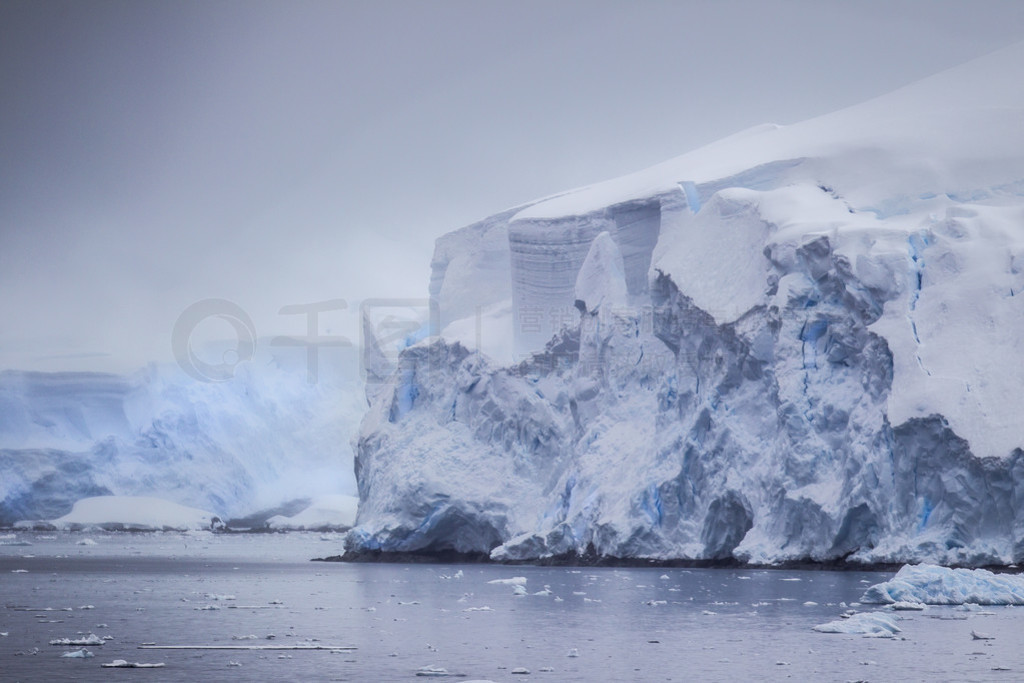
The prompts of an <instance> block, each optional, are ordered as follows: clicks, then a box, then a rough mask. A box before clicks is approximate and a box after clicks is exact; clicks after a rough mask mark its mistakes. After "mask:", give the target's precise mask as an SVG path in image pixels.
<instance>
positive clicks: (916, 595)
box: [861, 564, 1024, 605]
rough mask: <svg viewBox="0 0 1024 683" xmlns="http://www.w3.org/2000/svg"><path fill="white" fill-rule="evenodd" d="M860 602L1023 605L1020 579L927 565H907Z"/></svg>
mask: <svg viewBox="0 0 1024 683" xmlns="http://www.w3.org/2000/svg"><path fill="white" fill-rule="evenodd" d="M861 602H866V603H876V604H891V603H895V602H920V603H924V604H927V605H962V604H964V603H977V604H979V605H1024V576H1020V575H1017V574H993V573H992V572H990V571H988V570H986V569H949V568H947V567H938V566H935V565H928V564H922V565H907V566H905V567H903V568H902V569H900V570H899V572H897V573H896V576H894V577H893V578H892V579H890V580H889V581H885V582H883V583H877V584H875V585H873V586H871V587H870V588H868V590H867V591H866V592H865V593H864V596H863V597H862V598H861Z"/></svg>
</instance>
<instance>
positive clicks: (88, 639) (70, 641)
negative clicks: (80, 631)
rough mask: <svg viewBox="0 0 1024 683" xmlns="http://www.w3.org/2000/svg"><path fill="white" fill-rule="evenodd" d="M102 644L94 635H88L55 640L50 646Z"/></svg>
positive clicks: (100, 639) (101, 640)
mask: <svg viewBox="0 0 1024 683" xmlns="http://www.w3.org/2000/svg"><path fill="white" fill-rule="evenodd" d="M103 642H104V641H103V639H102V638H100V637H99V636H98V635H96V634H95V633H90V634H89V635H87V636H85V637H82V638H56V639H54V640H51V641H50V645H62V646H65V647H66V646H68V645H78V646H82V645H102V644H103Z"/></svg>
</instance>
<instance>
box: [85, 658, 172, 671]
mask: <svg viewBox="0 0 1024 683" xmlns="http://www.w3.org/2000/svg"><path fill="white" fill-rule="evenodd" d="M100 666H102V667H103V668H104V669H161V668H163V667H164V666H166V665H165V664H164V663H163V662H160V663H159V664H141V663H139V662H129V661H127V660H124V659H115V660H114V661H112V662H110V663H108V664H100Z"/></svg>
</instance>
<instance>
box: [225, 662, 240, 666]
mask: <svg viewBox="0 0 1024 683" xmlns="http://www.w3.org/2000/svg"><path fill="white" fill-rule="evenodd" d="M228 666H242V663H241V662H228Z"/></svg>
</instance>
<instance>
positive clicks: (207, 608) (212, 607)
mask: <svg viewBox="0 0 1024 683" xmlns="http://www.w3.org/2000/svg"><path fill="white" fill-rule="evenodd" d="M192 609H194V610H196V611H199V612H209V611H211V610H215V609H220V607H218V606H217V605H203V606H202V607H193V608H192Z"/></svg>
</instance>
